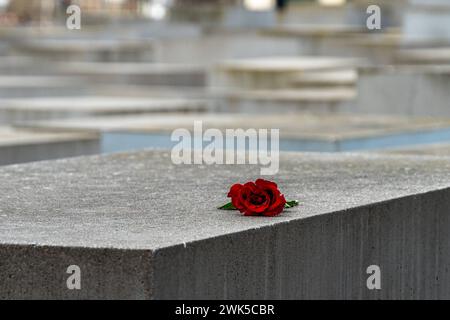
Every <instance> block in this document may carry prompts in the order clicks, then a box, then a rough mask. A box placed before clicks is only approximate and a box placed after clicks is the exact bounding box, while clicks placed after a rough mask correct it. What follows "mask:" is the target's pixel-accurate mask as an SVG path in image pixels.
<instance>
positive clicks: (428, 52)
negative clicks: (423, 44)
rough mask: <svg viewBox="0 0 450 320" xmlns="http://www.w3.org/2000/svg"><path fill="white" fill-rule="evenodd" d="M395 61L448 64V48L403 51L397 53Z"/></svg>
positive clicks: (449, 57) (449, 59) (449, 53)
mask: <svg viewBox="0 0 450 320" xmlns="http://www.w3.org/2000/svg"><path fill="white" fill-rule="evenodd" d="M397 59H399V60H400V61H404V62H428V63H448V62H450V47H440V48H421V49H404V50H400V51H399V52H398V53H397Z"/></svg>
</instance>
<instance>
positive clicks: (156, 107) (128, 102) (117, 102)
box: [0, 96, 207, 123]
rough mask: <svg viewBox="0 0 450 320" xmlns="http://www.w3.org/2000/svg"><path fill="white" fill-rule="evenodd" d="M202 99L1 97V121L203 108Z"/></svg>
mask: <svg viewBox="0 0 450 320" xmlns="http://www.w3.org/2000/svg"><path fill="white" fill-rule="evenodd" d="M206 108H207V104H206V102H205V101H203V100H195V99H191V100H188V99H181V98H178V99H176V98H173V99H170V98H167V99H164V98H148V97H142V98H133V97H129V98H123V97H122V98H121V97H101V96H84V97H75V96H74V97H61V98H59V97H58V98H34V99H31V98H30V99H2V100H0V123H18V122H21V121H27V120H47V119H63V118H71V117H72V118H73V117H89V116H95V115H125V114H142V113H152V112H174V111H185V112H192V111H205V110H206Z"/></svg>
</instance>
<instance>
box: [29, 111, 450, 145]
mask: <svg viewBox="0 0 450 320" xmlns="http://www.w3.org/2000/svg"><path fill="white" fill-rule="evenodd" d="M195 121H202V125H203V130H206V129H208V128H218V129H221V130H224V129H238V128H241V129H249V128H255V129H272V128H273V129H280V136H281V137H282V138H297V139H318V140H328V141H336V140H342V139H351V138H366V137H374V136H386V135H392V134H401V133H413V132H422V131H433V130H440V129H450V120H448V119H440V118H421V117H418V118H411V117H400V116H380V115H370V116H369V115H355V114H311V113H296V114H279V115H257V114H232V113H223V114H212V113H188V114H180V113H170V114H168V113H166V114H161V113H154V114H151V115H138V116H135V115H127V116H108V117H90V118H87V119H75V118H73V119H58V120H50V121H36V122H29V123H26V124H24V125H23V126H25V127H32V128H44V129H65V130H66V129H71V130H72V129H74V130H93V131H121V132H136V133H167V134H169V133H171V132H172V131H173V130H175V129H178V128H185V129H187V130H190V131H192V130H193V127H194V122H195Z"/></svg>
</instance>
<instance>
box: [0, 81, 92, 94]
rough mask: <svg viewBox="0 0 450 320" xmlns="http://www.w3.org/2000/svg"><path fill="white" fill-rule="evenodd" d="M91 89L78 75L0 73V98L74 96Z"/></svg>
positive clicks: (87, 92) (86, 92)
mask: <svg viewBox="0 0 450 320" xmlns="http://www.w3.org/2000/svg"><path fill="white" fill-rule="evenodd" d="M91 91H92V88H90V87H88V86H87V85H86V84H85V83H83V81H82V79H80V78H79V77H69V76H66V77H64V76H36V75H0V99H1V98H26V97H52V96H53V97H58V96H76V95H85V94H89V92H91Z"/></svg>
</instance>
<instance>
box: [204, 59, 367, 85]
mask: <svg viewBox="0 0 450 320" xmlns="http://www.w3.org/2000/svg"><path fill="white" fill-rule="evenodd" d="M363 63H364V60H362V59H355V58H335V57H310V56H303V57H270V58H253V59H235V60H229V61H223V62H221V63H220V64H218V65H217V68H216V70H215V72H214V74H213V76H212V77H211V85H212V86H214V87H220V88H222V87H225V88H239V89H280V88H286V87H289V86H291V84H292V82H293V81H294V79H296V78H298V77H299V76H301V75H303V74H304V73H306V72H319V71H324V72H325V71H327V72H329V71H338V70H346V69H347V70H348V69H349V68H350V69H351V68H355V67H357V66H359V65H362V64H363Z"/></svg>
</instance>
